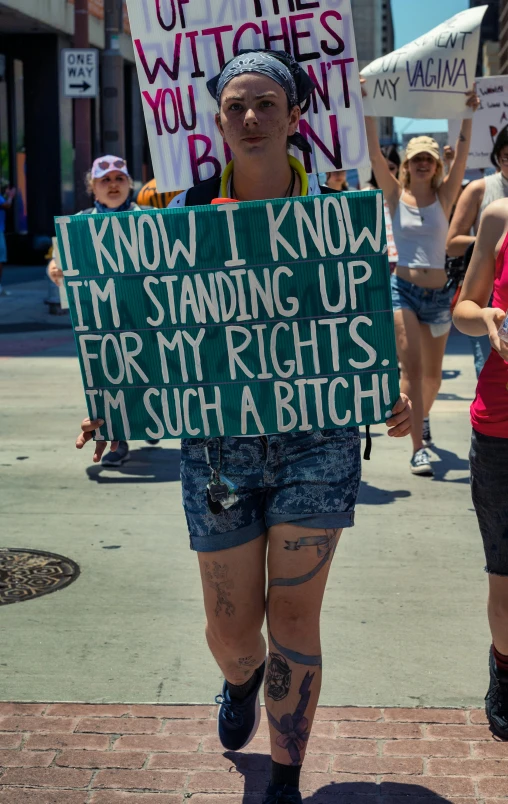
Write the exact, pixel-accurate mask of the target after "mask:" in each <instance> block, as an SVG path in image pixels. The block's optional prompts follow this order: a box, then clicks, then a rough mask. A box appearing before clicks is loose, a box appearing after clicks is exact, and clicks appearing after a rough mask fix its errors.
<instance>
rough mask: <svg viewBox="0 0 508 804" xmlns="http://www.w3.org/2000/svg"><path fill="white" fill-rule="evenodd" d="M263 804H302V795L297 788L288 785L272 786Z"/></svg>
mask: <svg viewBox="0 0 508 804" xmlns="http://www.w3.org/2000/svg"><path fill="white" fill-rule="evenodd" d="M263 804H302V794H301V793H300V791H299V790H298V789H297V788H296V787H289V785H287V784H271V785H270V786H269V787H268V790H267V791H266V793H265V797H264V799H263Z"/></svg>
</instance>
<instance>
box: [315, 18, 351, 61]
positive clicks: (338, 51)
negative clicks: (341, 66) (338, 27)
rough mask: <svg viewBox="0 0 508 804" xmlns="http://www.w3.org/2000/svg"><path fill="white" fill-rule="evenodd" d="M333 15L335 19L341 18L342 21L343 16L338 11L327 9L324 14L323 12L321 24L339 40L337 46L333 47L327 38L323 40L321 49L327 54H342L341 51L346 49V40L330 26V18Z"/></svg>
mask: <svg viewBox="0 0 508 804" xmlns="http://www.w3.org/2000/svg"><path fill="white" fill-rule="evenodd" d="M330 17H332V18H333V19H336V20H339V21H340V22H342V17H341V15H340V14H339V12H338V11H325V12H324V14H321V18H320V19H321V25H322V26H323V28H324V29H325V31H327V32H328V33H329V34H330V36H331V37H333V39H335V41H336V42H337V47H332V46H331V45H330V44H328V42H326V40H324V39H322V40H321V50H322V51H323V53H326V55H327V56H340V54H341V53H343V52H344V50H345V47H346V46H345V44H344V40H343V39H341V37H340V36H339V34H338V33H337V32H336V31H334V30H333V28H330V26H329V25H328V19H329V18H330Z"/></svg>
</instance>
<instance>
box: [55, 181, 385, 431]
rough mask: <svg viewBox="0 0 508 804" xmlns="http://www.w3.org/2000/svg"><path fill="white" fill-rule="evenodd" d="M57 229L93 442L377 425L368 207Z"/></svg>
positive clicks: (375, 308) (111, 219) (141, 217)
mask: <svg viewBox="0 0 508 804" xmlns="http://www.w3.org/2000/svg"><path fill="white" fill-rule="evenodd" d="M56 223H57V231H58V241H59V251H60V255H61V260H62V267H63V271H64V276H65V282H66V286H67V293H68V296H69V304H70V309H71V316H72V322H73V327H74V331H75V336H76V342H77V348H78V355H79V360H80V365H81V370H82V374H83V383H84V387H85V393H86V398H87V404H88V411H89V415H90V417H91V418H94V419H95V418H97V417H99V418H102V419H104V421H105V425H104V427H103V428H102V431H101V432H97V438H98V439H101V438H102V439H104V438H108V439H113V438H115V439H146V438H150V439H152V438H153V439H156V438H179V437H191V438H202V437H207V436H217V435H235V436H240V435H259V434H260V433H277V432H280V433H284V432H290V431H292V430H297V431H298V430H300V431H305V430H311V429H323V428H334V427H343V426H352V425H357V424H358V425H359V424H375V423H379V422H381V421H384V420H385V418H386V417H387V416H388V415H389V411H390V409H391V407H392V406H393V404H394V403H395V401H396V399H397V397H398V394H399V388H398V370H397V357H396V352H395V340H394V329H393V313H392V304H391V294H390V275H389V267H388V258H387V253H386V252H387V248H386V235H385V228H384V215H383V197H382V194H381V192H379V191H373V192H353V193H343V194H337V195H336V194H327V195H322V196H316V197H308V198H294V199H277V200H270V201H254V202H248V203H242V204H237V203H234V204H227V203H225V204H219V205H216V206H207V207H196V208H187V209H186V208H179V209H171V210H162V211H156V210H154V211H149V212H122V213H112V214H104V215H102V214H97V215H79V216H76V217H64V218H62V217H61V218H57V219H56Z"/></svg>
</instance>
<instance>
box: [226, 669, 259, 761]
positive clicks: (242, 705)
mask: <svg viewBox="0 0 508 804" xmlns="http://www.w3.org/2000/svg"><path fill="white" fill-rule="evenodd" d="M265 665H266V662H263V664H262V665H261V667H258V669H257V670H256V673H257V674H258V683H257V684H256V686H255V687H254V689H253V690H252V692H251V693H249V695H248V696H247V697H246V698H245V699H244V700H243V701H238V700H237V699H236V698H231V696H230V694H229V690H228V685H227V683H226V682H224V686H223V688H222V695H217V697H216V698H215V703H218V704H219V705H220V708H219V714H218V717H217V733H218V735H219V740H220V741H221V744H222V745H223V746H224V748H226V749H227V750H228V751H241V750H242V748H245V746H247V745H248V744H249V743H250V741H251V740H252V739H253V738H254V736H255V734H256V732H257V730H258V726H259V721H260V720H261V706H260V703H259V689H260V687H261V685H262V683H263V680H264V677H265Z"/></svg>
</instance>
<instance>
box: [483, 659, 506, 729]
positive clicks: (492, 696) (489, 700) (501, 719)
mask: <svg viewBox="0 0 508 804" xmlns="http://www.w3.org/2000/svg"><path fill="white" fill-rule="evenodd" d="M489 669H490V686H489V691H488V693H487V695H486V697H485V714H486V715H487V720H488V721H489V724H490V728H491V729H492V731H493V732H494V734H497V736H498V737H501V738H502V739H503V740H508V673H503V672H500V671H499V670H498V667H497V665H496V660H495V659H494V652H493V650H492V648H491V649H490V657H489Z"/></svg>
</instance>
